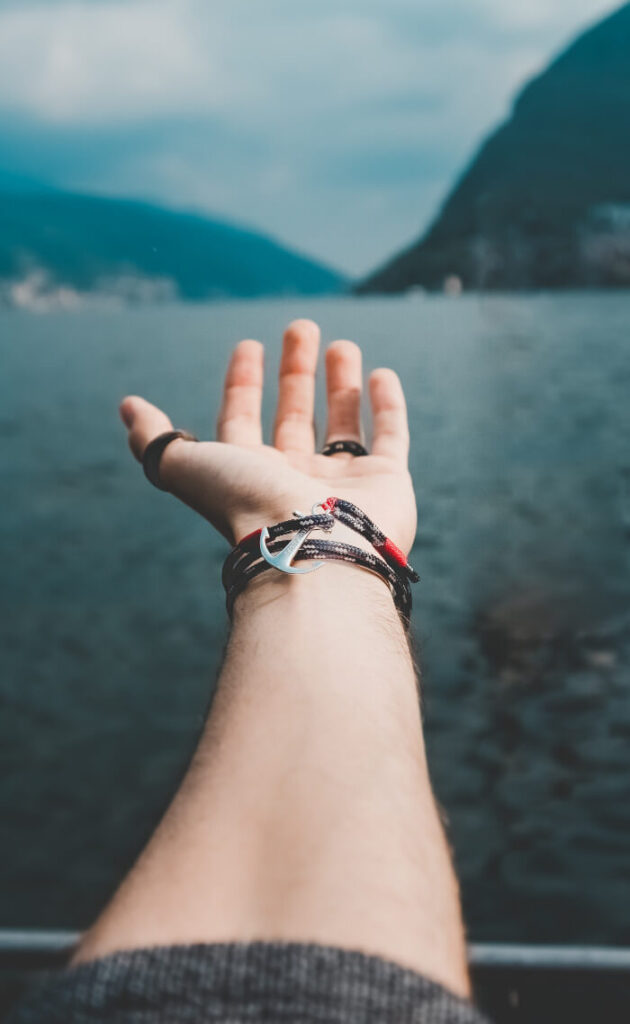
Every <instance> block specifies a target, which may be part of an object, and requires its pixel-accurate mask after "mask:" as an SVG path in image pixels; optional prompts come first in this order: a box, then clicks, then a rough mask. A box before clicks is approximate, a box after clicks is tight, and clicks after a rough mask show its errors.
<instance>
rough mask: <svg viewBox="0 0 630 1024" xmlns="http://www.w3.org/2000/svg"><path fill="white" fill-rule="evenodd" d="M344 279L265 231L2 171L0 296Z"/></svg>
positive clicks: (254, 291) (68, 298)
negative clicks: (18, 177)
mask: <svg viewBox="0 0 630 1024" xmlns="http://www.w3.org/2000/svg"><path fill="white" fill-rule="evenodd" d="M343 285H344V279H343V277H342V276H341V275H340V274H338V273H336V272H335V271H333V270H330V269H329V268H327V267H325V266H323V265H322V264H320V263H316V262H314V261H312V260H309V259H307V258H306V257H305V256H302V255H299V254H298V253H295V252H291V251H290V250H288V249H286V248H284V247H282V246H281V245H279V244H277V243H276V242H274V241H272V240H271V239H269V238H266V237H265V236H263V235H260V234H257V233H255V232H252V231H247V230H245V229H243V228H240V227H235V226H233V225H231V224H227V223H225V222H222V221H219V220H212V219H210V218H207V217H202V216H197V215H195V214H189V213H177V212H174V211H171V210H167V209H164V208H161V207H158V206H153V205H149V204H146V203H141V202H136V201H131V200H122V199H105V198H99V197H95V196H87V195H81V194H73V193H69V192H59V191H56V190H53V189H49V190H46V189H44V188H42V186H41V185H39V184H37V183H35V182H18V181H16V180H15V179H13V178H12V176H9V175H5V176H2V175H0V303H2V302H4V303H5V304H8V305H18V306H19V305H24V306H29V305H38V304H39V305H42V304H43V305H45V304H46V303H48V304H50V303H53V304H54V303H55V302H57V301H58V302H61V303H62V304H69V303H72V302H73V301H76V300H77V299H78V298H79V297H82V296H85V295H88V294H91V295H93V294H97V295H101V296H107V297H112V298H116V299H119V300H122V301H142V300H147V299H148V300H156V299H165V298H168V299H170V298H179V299H189V300H200V299H208V298H217V297H255V296H263V295H283V294H302V295H311V294H319V293H331V292H336V291H339V290H340V289H341V288H342V287H343Z"/></svg>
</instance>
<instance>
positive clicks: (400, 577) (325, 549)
mask: <svg viewBox="0 0 630 1024" xmlns="http://www.w3.org/2000/svg"><path fill="white" fill-rule="evenodd" d="M322 509H323V510H324V511H322V512H321V513H320V512H316V513H311V514H310V515H305V516H295V517H294V518H292V519H285V520H283V521H282V522H280V523H276V524H275V525H274V526H270V527H268V531H267V548H268V550H269V551H270V552H271V554H276V553H277V552H279V551H282V549H283V548H284V546H285V543H286V539H285V538H286V537H290V535H292V534H295V533H296V532H297V531H298V530H304V529H318V530H324V531H326V532H330V530H332V528H333V526H334V524H335V521H336V520H338V521H339V522H342V523H344V524H345V525H346V526H348V527H350V529H352V530H354V531H355V532H356V533H359V534H361V536H363V537H366V539H367V540H369V542H370V543H371V544H372V545H373V546H374V548H376V550H377V551H378V554H373V553H372V552H370V551H365V550H364V549H363V548H360V547H357V546H356V545H354V544H346V543H343V542H341V541H327V540H320V539H316V538H312V537H310V536H309V537H307V538H306V539H305V540H304V542H303V543H302V545H301V546H300V548H298V550H297V552H296V553H295V555H294V559H293V560H294V561H296V562H300V561H309V560H312V559H322V560H331V561H341V562H350V563H354V564H355V565H360V566H362V567H363V568H364V569H368V570H370V571H371V572H374V573H376V575H377V576H380V577H381V579H382V580H383V581H384V582H385V583H386V584H387V585H388V587H389V589H390V591H391V594H392V597H393V599H394V603H395V605H396V608H397V609H398V612H399V613H400V616H401V618H402V620H403V623H404V625H405V627H408V626H409V620H410V615H411V587H410V583H412V582H414V583H415V582H416V581H417V580H418V579H419V577H418V574H417V573H416V572H415V571H414V569H412V567H411V566H410V565H409V563H408V562H407V560H406V558H405V555H404V554H403V552H402V551H400V550H399V549H398V548H396V546H395V545H393V544H392V542H391V541H389V540H388V538H387V537H386V536H385V534H384V533H383V532H382V531H381V530H379V528H378V527H377V526H376V524H375V523H374V522H373V521H372V520H371V519H370V518H369V516H367V515H366V513H365V512H363V511H362V510H361V509H360V508H358V507H357V506H356V505H353V504H352V502H350V501H346V500H345V499H342V498H329V499H328V500H327V501H326V502H324V503H323V504H322ZM260 534H261V531H260V530H256V531H255V532H254V533H251V534H249V535H248V536H247V537H244V538H243V540H241V542H240V543H239V544H237V545H236V546H235V547H234V548H233V549H232V551H231V552H230V554H229V555H228V556H227V558H226V560H225V563H224V565H223V573H222V582H223V586H224V587H225V593H226V605H227V611H228V614H229V615H230V616H231V614H232V610H233V607H234V602H235V600H236V598H237V597H238V595H239V594H240V593H242V591H243V590H244V589H245V587H246V586H247V584H248V583H249V582H250V580H253V579H255V578H256V577H257V576H260V575H261V574H262V573H263V572H266V571H267V570H268V569H271V568H273V566H271V565H270V564H269V562H267V560H266V559H265V558H264V557H263V555H262V553H261V549H260Z"/></svg>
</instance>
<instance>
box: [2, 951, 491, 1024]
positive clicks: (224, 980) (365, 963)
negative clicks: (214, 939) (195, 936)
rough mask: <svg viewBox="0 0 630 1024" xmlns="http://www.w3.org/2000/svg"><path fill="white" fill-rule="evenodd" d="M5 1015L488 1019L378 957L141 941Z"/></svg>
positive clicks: (57, 978) (170, 1023)
mask: <svg viewBox="0 0 630 1024" xmlns="http://www.w3.org/2000/svg"><path fill="white" fill-rule="evenodd" d="M9 1021H10V1024H62V1022H63V1024H97V1022H98V1024H100V1022H106V1021H107V1022H112V1024H113V1022H115V1024H158V1022H159V1024H175V1022H177V1024H193V1022H194V1024H218V1022H219V1021H220V1022H222V1024H253V1022H261V1024H262V1022H265V1024H276V1022H278V1024H280V1022H284V1024H347V1022H350V1021H352V1024H377V1022H378V1024H387V1022H390V1021H391V1022H392V1024H394V1022H395V1024H483V1022H484V1018H483V1017H482V1016H481V1014H479V1012H478V1011H477V1010H475V1009H474V1007H473V1006H472V1005H471V1004H470V1003H468V1002H466V1001H465V1000H462V999H458V998H457V997H456V996H454V995H452V994H451V993H450V992H448V991H447V990H446V989H445V988H443V987H442V986H441V985H438V984H436V983H435V982H433V981H430V980H428V979H427V978H425V977H423V976H422V975H421V974H417V973H416V972H415V971H411V970H407V969H406V968H404V967H400V966H398V965H397V964H394V963H390V962H387V961H385V960H382V959H380V957H375V956H367V955H365V954H363V953H358V952H352V951H349V950H342V949H337V948H333V947H328V946H319V945H312V944H303V943H293V942H289V943H275V942H273V943H270V942H253V943H225V944H224V943H221V944H207V945H194V946H170V947H162V948H154V949H140V950H134V951H131V952H122V953H115V954H113V955H111V956H107V957H104V958H103V959H101V960H95V961H93V962H91V963H86V964H81V965H79V966H77V967H72V968H69V969H67V970H65V971H61V972H59V973H58V974H56V975H52V976H51V977H49V978H48V979H47V980H46V981H44V982H43V983H41V984H40V985H38V986H37V987H36V988H34V989H33V990H31V991H30V992H29V993H28V994H27V995H26V996H25V997H24V998H23V999H22V1001H21V1002H20V1004H19V1005H18V1006H17V1007H16V1008H15V1009H14V1011H13V1013H12V1014H10V1016H9ZM486 1024H487V1022H486Z"/></svg>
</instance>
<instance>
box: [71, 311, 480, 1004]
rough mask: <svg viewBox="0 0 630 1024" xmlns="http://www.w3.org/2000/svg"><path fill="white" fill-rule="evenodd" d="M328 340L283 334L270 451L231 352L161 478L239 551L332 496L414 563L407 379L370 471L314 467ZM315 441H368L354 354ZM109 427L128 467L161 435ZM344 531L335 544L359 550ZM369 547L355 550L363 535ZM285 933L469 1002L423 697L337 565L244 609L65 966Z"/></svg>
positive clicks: (251, 373)
mask: <svg viewBox="0 0 630 1024" xmlns="http://www.w3.org/2000/svg"><path fill="white" fill-rule="evenodd" d="M318 344H319V331H318V329H317V327H316V326H315V325H314V324H313V323H311V322H310V321H296V322H295V323H293V324H292V325H291V326H290V327H289V328H288V330H287V332H286V334H285V339H284V347H283V354H282V361H281V367H280V379H279V394H278V411H277V417H276V423H275V431H274V444H273V446H264V445H263V443H262V432H261V423H260V404H261V395H262V380H263V353H262V347H261V346H260V345H259V344H258V343H256V342H252V341H246V342H241V344H240V345H239V346H238V347H237V349H236V351H235V353H234V355H233V357H232V360H231V362H230V366H229V369H228V372H227V376H226V382H225V391H224V399H223V405H222V409H221V412H220V415H219V425H218V441H217V442H212V443H201V444H195V443H191V442H189V441H185V440H178V441H174V442H172V443H171V444H170V445H169V446H168V447H167V449H166V450H165V453H164V456H163V459H162V464H161V477H162V480H163V481H164V482H165V483H166V485H167V486H168V488H169V489H170V490H171V491H172V492H173V493H174V494H175V495H177V496H178V497H179V498H181V499H182V500H183V501H185V502H186V503H187V504H189V505H190V506H191V507H192V508H193V509H195V510H196V511H197V512H199V513H201V514H202V515H203V516H205V517H206V518H207V519H209V520H210V522H211V523H213V524H214V525H215V526H216V527H217V528H218V529H219V530H220V531H221V532H222V533H223V534H224V535H225V536H226V537H227V538H228V539H229V540H230V542H232V543H233V542H235V541H238V540H239V539H240V538H241V537H243V536H244V535H246V534H248V533H250V532H251V531H252V530H255V529H257V528H258V527H260V526H262V525H265V524H271V523H274V522H277V521H278V520H281V519H285V518H287V517H288V516H290V514H291V511H292V510H293V509H294V508H310V507H311V505H312V504H313V503H315V502H317V501H321V500H322V499H323V498H325V497H327V496H328V495H330V494H335V495H338V496H340V497H344V498H348V499H350V500H351V501H353V502H354V503H355V504H357V505H359V506H360V507H361V508H363V509H364V510H365V511H366V512H367V513H368V515H369V516H370V517H371V518H373V519H374V520H375V521H376V522H377V523H378V525H379V526H381V527H382V529H383V530H384V531H385V532H386V533H387V535H388V536H390V537H392V539H393V540H394V541H395V542H396V543H397V544H398V545H399V546H400V547H401V548H402V549H403V550H404V551H405V552H407V551H408V550H409V548H410V547H411V544H412V542H413V537H414V534H415V526H416V519H415V515H416V513H415V503H414V499H413V490H412V486H411V482H410V479H409V474H408V472H407V466H406V461H407V448H408V431H407V422H406V412H405V403H404V397H403V393H402V388H401V386H400V382H399V380H398V378H397V377H396V375H395V374H394V373H393V372H392V371H391V370H376V371H375V372H374V373H373V374H372V376H371V378H370V399H371V405H372V416H373V433H374V441H373V446H372V453H371V454H370V455H369V456H367V457H363V458H353V457H352V456H349V455H347V454H340V455H335V456H332V457H328V458H326V457H323V456H321V455H317V454H315V448H314V445H315V439H314V433H313V398H314V375H315V368H316V364H317V353H318ZM326 379H327V390H328V413H329V419H328V433H327V440H335V439H339V438H344V439H356V440H360V439H361V437H362V428H361V421H360V397H361V353H360V350H359V349H358V348H357V346H356V345H354V344H352V343H351V342H347V341H339V342H335V343H333V345H331V346H330V347H329V349H328V351H327V354H326ZM121 414H122V417H123V420H124V422H125V424H126V426H127V428H128V431H129V441H130V445H131V448H132V451H133V452H134V454H135V455H136V457H137V458H141V457H142V453H143V451H144V448H145V447H146V445H147V444H148V443H149V442H150V441H151V440H152V439H153V438H154V437H155V436H157V435H158V434H160V433H162V432H163V431H165V430H168V429H170V426H171V425H170V421H169V420H168V418H167V417H166V415H165V414H164V413H163V412H161V411H160V410H158V409H156V408H155V407H154V406H152V405H150V404H149V403H147V402H145V401H143V400H142V399H140V398H128V399H125V401H124V402H123V403H122V406H121ZM345 530H346V528H344V527H342V526H335V532H334V534H333V536H334V537H335V538H340V539H344V540H351V542H352V543H357V538H356V535H355V534H351V533H350V532H349V531H348V533H347V535H346V534H345ZM359 543H361V542H360V541H359ZM252 939H266V940H272V939H286V940H301V941H315V942H321V943H325V944H330V945H338V946H342V947H347V948H355V949H361V950H363V951H365V952H368V953H377V954H380V955H382V956H384V957H386V958H390V959H393V960H397V961H399V962H400V963H402V964H404V965H407V966H410V967H413V968H415V969H417V970H419V971H422V972H423V973H425V974H426V975H428V976H429V977H432V978H434V979H435V980H437V981H441V982H442V983H443V984H445V985H446V986H448V987H449V988H451V989H452V990H453V991H455V992H457V993H459V994H466V993H467V992H468V976H467V970H466V958H465V945H464V935H463V927H462V922H461V916H460V909H459V899H458V892H457V884H456V881H455V877H454V874H453V870H452V867H451V862H450V857H449V852H448V848H447V844H446V841H445V838H444V834H443V830H442V827H441V823H440V820H439V815H438V812H437V809H436V805H435V801H434V798H433V794H432V790H431V785H430V781H429V775H428V771H427V764H426V757H425V749H424V742H423V736H422V725H421V718H420V711H419V701H418V692H417V681H416V675H415V671H414V667H413V664H412V660H411V656H410V653H409V648H408V644H407V641H406V637H405V633H404V629H403V627H402V624H401V622H400V619H399V617H398V614H397V612H396V610H395V608H394V605H393V602H392V599H391V596H390V594H389V593H388V590H387V588H386V587H385V586H384V585H383V583H382V582H381V581H380V580H379V579H377V578H376V577H375V576H372V575H371V574H369V573H366V572H364V571H363V570H361V569H360V568H358V567H356V566H352V565H346V564H335V563H330V564H327V565H326V566H325V567H324V568H323V569H322V570H321V571H318V572H314V573H311V574H309V575H308V576H306V577H304V578H302V577H289V576H285V575H283V574H281V573H277V572H275V571H269V572H267V573H265V574H264V576H263V577H262V578H259V579H258V580H255V581H253V582H252V583H251V584H250V585H249V587H248V588H247V589H246V590H245V591H244V592H243V593H242V594H241V595H240V597H238V598H237V601H236V604H235V609H234V622H233V628H232V633H231V637H230V642H229V646H228V652H227V656H226V659H225V664H224V666H223V670H222V672H221V676H220V679H219V684H218V689H217V693H216V697H215V700H214V704H213V708H212V713H211V715H210V717H209V719H208V722H207V724H206V728H205V731H204V733H203V735H202V738H201V740H200V743H199V747H198V749H197V752H196V754H195V757H194V759H193V762H192V764H191V767H190V769H189V771H188V774H187V776H186V778H185V780H184V782H183V784H182V786H181V788H180V790H179V792H178V794H177V795H176V797H175V799H174V801H173V803H172V804H171V806H170V808H169V810H168V811H167V813H166V815H165V816H164V819H163V820H162V822H161V824H160V826H159V827H158V829H157V831H156V833H155V834H154V836H153V838H152V839H151V841H150V842H149V844H148V846H147V847H146V849H145V850H144V852H143V853H142V855H141V857H140V859H139V860H138V862H137V864H136V866H135V867H134V868H133V870H132V871H131V873H130V874H129V876H128V877H127V878H126V879H125V881H124V882H123V884H122V886H121V887H120V889H119V890H118V892H117V893H116V895H115V896H114V898H113V900H112V902H111V903H110V904H109V906H108V907H107V908H106V910H105V911H104V913H103V914H102V915H101V917H100V918H99V919H98V920H97V922H96V924H95V925H94V926H93V928H92V929H91V930H90V931H89V932H88V933H87V935H86V937H85V939H84V941H83V943H82V945H81V947H80V949H79V951H78V953H77V956H76V960H77V961H81V960H86V959H91V958H93V957H96V956H100V955H102V954H104V953H108V952H112V951H114V950H117V949H123V948H125V949H129V948H133V947H140V946H151V945H166V944H171V943H180V942H181V943H190V942H213V941H234V940H252Z"/></svg>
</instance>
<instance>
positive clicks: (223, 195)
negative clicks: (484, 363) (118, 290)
mask: <svg viewBox="0 0 630 1024" xmlns="http://www.w3.org/2000/svg"><path fill="white" fill-rule="evenodd" d="M615 6H618V5H614V4H612V5H611V3H610V2H606V0H347V2H344V0H317V3H313V2H312V0H309V2H304V0H83V2H81V0H46V2H44V0H39V2H32V0H0V180H1V178H2V176H5V178H6V176H7V175H8V176H9V180H10V176H11V175H15V176H17V177H18V178H20V177H22V176H24V177H27V178H32V179H35V180H37V181H42V182H45V183H47V184H52V185H55V186H58V187H63V188H71V189H80V190H82V191H88V192H93V193H98V194H103V195H123V196H133V197H139V198H143V199H148V200H151V201H157V202H160V203H164V204H167V205H169V206H172V207H175V208H183V209H192V210H199V211H203V212H207V213H209V214H212V215H215V216H219V217H221V218H224V219H229V220H233V221H236V222H238V223H240V224H245V225H247V226H250V227H253V228H255V229H259V230H262V231H264V232H265V233H267V234H271V235H273V236H274V237H276V238H278V239H280V240H281V241H283V242H285V243H287V244H288V245H290V246H291V247H292V248H295V249H298V250H300V251H302V252H306V253H308V254H309V255H313V256H315V257H317V258H318V259H321V260H323V261H325V262H326V263H329V264H331V265H333V266H335V267H337V268H339V269H342V270H344V271H346V272H348V273H350V274H353V275H360V274H362V273H365V272H367V271H368V270H371V269H372V268H374V267H375V266H377V265H378V264H380V263H382V262H383V261H384V260H385V259H387V258H388V257H389V256H391V255H392V254H393V253H394V252H395V251H397V250H398V249H400V248H401V247H403V246H405V245H407V244H409V243H410V242H411V241H413V240H415V239H416V238H417V237H418V236H419V235H420V233H421V232H422V231H423V230H424V229H425V228H426V227H427V226H428V224H429V223H430V221H431V220H432V219H433V217H434V216H435V214H436V213H437V210H438V209H439V206H440V203H441V202H442V201H443V199H444V198H445V196H446V194H447V192H448V190H449V188H450V186H451V185H452V184H453V181H454V180H455V179H456V177H457V176H458V174H459V173H460V172H461V171H462V169H463V168H464V166H465V165H466V163H467V161H468V160H469V159H470V157H471V156H472V154H473V153H474V151H475V149H476V147H477V145H478V144H479V142H480V141H481V139H482V138H483V137H484V136H485V135H486V134H487V133H488V132H489V131H490V130H491V129H492V128H493V127H495V126H496V125H497V124H498V123H499V122H500V121H501V120H502V119H503V118H505V117H506V116H507V114H508V112H509V109H510V105H511V101H512V99H513V98H514V94H515V92H516V91H517V90H518V88H519V87H520V86H521V85H522V83H523V82H524V81H526V80H527V79H528V78H530V77H531V76H532V75H534V74H536V73H538V72H539V71H540V70H542V68H544V66H545V64H546V63H547V61H548V60H549V58H550V57H551V56H553V55H554V53H556V52H557V51H558V50H559V49H561V48H563V47H564V46H565V45H566V44H567V43H568V42H569V41H570V40H571V39H572V38H574V37H575V35H576V34H578V33H579V31H580V30H581V29H583V28H584V27H586V26H588V25H589V24H591V23H592V22H594V21H596V20H598V19H599V18H600V17H601V16H602V15H605V14H607V13H608V12H609V11H611V10H613V9H614V7H615Z"/></svg>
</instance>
